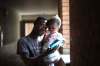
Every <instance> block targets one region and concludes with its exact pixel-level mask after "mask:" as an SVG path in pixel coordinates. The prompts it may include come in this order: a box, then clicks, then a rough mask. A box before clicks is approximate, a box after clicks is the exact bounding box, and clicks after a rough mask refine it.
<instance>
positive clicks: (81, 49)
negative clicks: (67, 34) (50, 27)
mask: <svg viewBox="0 0 100 66" xmlns="http://www.w3.org/2000/svg"><path fill="white" fill-rule="evenodd" d="M94 4H95V5H94ZM96 4H97V1H92V0H71V1H70V28H71V66H100V62H99V60H100V52H99V44H100V40H99V39H100V37H99V34H100V33H99V28H100V26H99V25H100V24H99V23H98V18H99V19H100V16H97V14H99V11H98V9H99V8H98V7H97V5H96Z"/></svg>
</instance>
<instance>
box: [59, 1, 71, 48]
mask: <svg viewBox="0 0 100 66" xmlns="http://www.w3.org/2000/svg"><path fill="white" fill-rule="evenodd" d="M58 1H59V2H58V12H59V16H60V18H61V20H62V28H61V32H62V34H63V36H64V38H65V39H66V42H65V44H64V48H70V30H69V29H70V28H69V0H58Z"/></svg>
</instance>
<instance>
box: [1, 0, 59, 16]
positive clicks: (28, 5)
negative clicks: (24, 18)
mask: <svg viewBox="0 0 100 66" xmlns="http://www.w3.org/2000/svg"><path fill="white" fill-rule="evenodd" d="M2 3H3V6H4V7H7V8H11V9H15V10H16V11H17V12H19V13H20V14H21V13H26V14H29V13H33V14H56V13H57V12H58V10H57V0H2Z"/></svg>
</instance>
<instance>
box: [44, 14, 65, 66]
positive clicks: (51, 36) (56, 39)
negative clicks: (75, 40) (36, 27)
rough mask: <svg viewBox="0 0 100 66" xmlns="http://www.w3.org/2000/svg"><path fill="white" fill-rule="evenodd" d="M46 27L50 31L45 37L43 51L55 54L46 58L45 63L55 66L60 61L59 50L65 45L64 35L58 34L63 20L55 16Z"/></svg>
mask: <svg viewBox="0 0 100 66" xmlns="http://www.w3.org/2000/svg"><path fill="white" fill-rule="evenodd" d="M46 26H47V29H48V30H47V32H46V34H45V36H44V46H43V51H47V50H53V52H52V53H50V54H49V55H48V56H46V57H45V58H44V61H45V62H46V63H48V65H49V66H54V63H55V62H57V61H59V60H60V53H59V51H58V50H57V49H58V48H59V47H61V46H63V44H64V38H63V36H62V34H61V33H59V32H58V30H59V28H60V26H61V20H60V18H58V17H57V16H55V17H53V18H51V19H49V20H48V22H47V24H46Z"/></svg>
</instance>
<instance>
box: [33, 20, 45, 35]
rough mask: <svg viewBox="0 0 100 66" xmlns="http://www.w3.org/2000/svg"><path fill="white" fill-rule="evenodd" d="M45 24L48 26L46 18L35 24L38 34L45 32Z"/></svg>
mask: <svg viewBox="0 0 100 66" xmlns="http://www.w3.org/2000/svg"><path fill="white" fill-rule="evenodd" d="M45 26H46V22H45V20H44V21H43V22H41V23H39V24H37V25H35V30H36V32H37V34H38V35H40V36H41V35H43V34H44V33H45Z"/></svg>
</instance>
